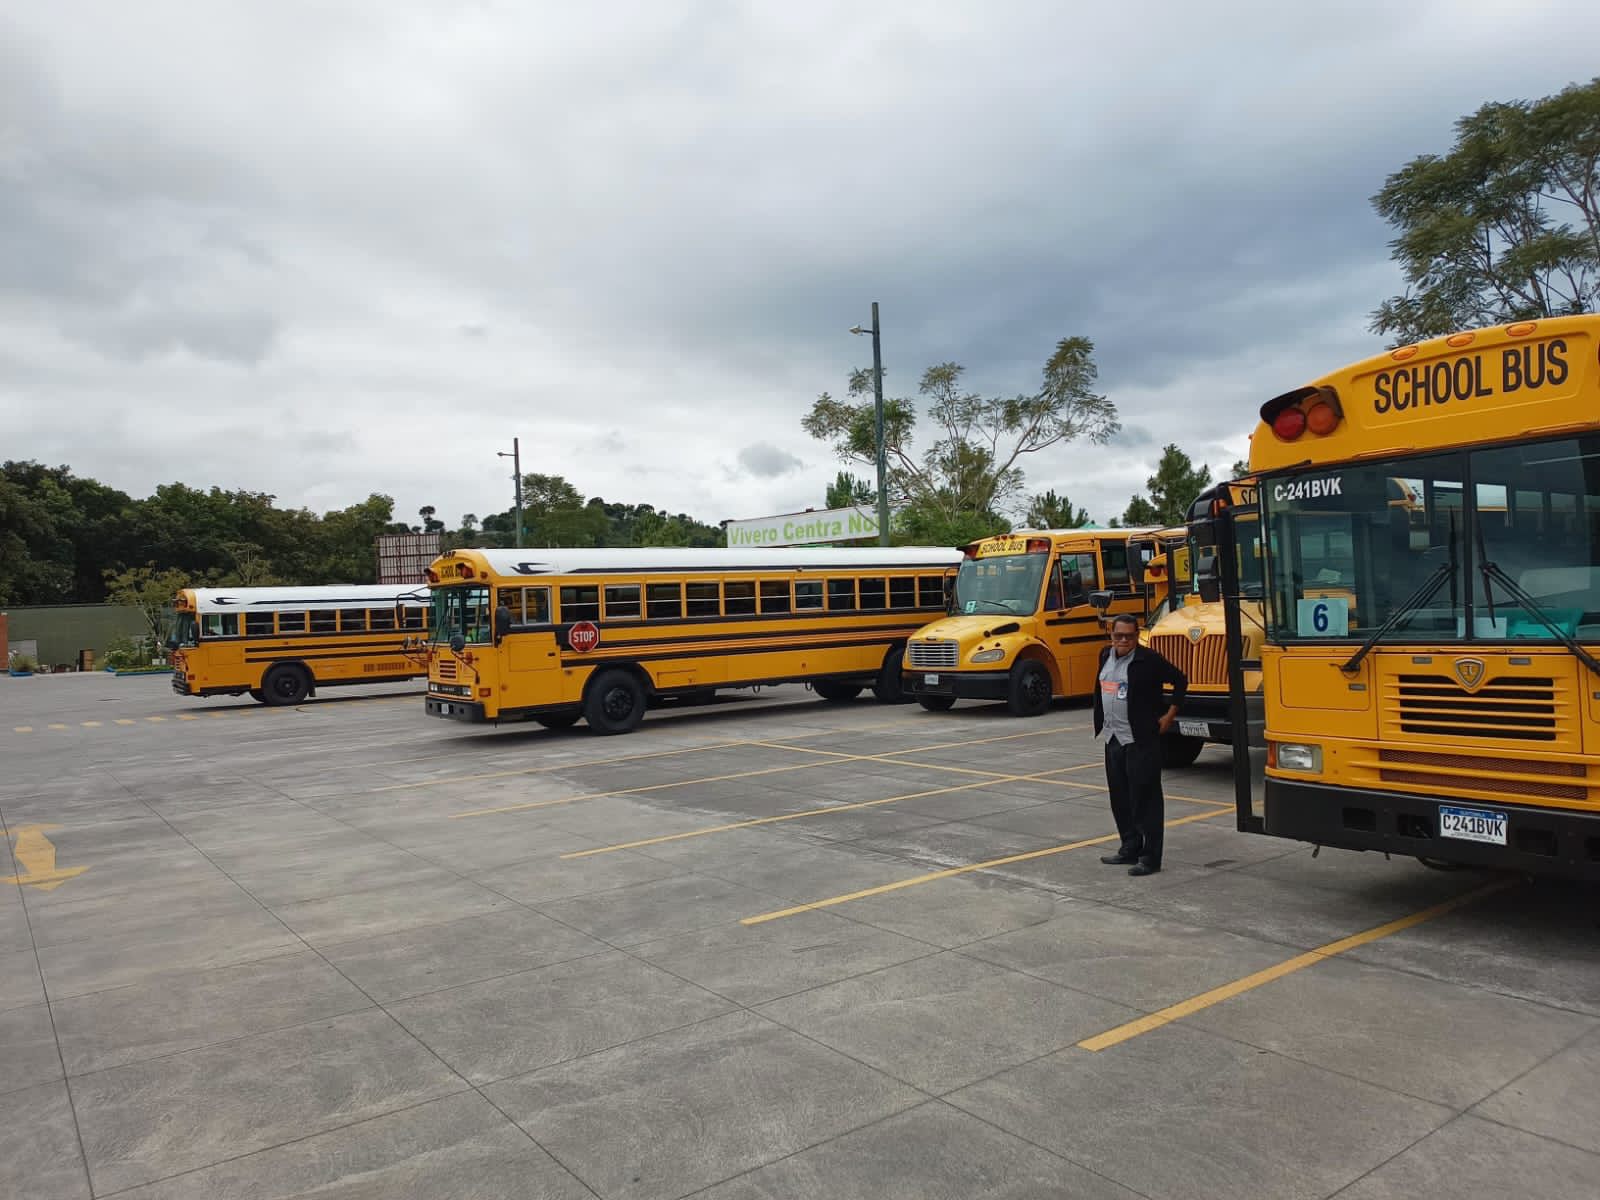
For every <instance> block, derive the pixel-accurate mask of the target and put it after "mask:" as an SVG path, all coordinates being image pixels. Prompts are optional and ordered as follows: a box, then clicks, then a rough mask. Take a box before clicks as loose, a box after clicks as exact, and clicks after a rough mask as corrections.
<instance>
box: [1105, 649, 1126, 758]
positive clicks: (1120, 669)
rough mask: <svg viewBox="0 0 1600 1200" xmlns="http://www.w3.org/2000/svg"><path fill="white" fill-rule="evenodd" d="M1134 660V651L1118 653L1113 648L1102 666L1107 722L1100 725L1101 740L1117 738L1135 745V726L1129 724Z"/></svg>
mask: <svg viewBox="0 0 1600 1200" xmlns="http://www.w3.org/2000/svg"><path fill="white" fill-rule="evenodd" d="M1131 662H1133V651H1132V650H1129V651H1128V653H1126V654H1118V653H1117V652H1116V651H1115V650H1113V651H1112V652H1111V653H1110V654H1108V655H1106V665H1105V666H1103V667H1101V668H1100V706H1101V708H1102V709H1103V710H1104V712H1105V723H1104V724H1103V725H1102V726H1101V727H1100V741H1102V742H1109V741H1110V740H1111V739H1112V738H1116V739H1117V741H1118V742H1119V743H1121V744H1122V745H1124V746H1131V745H1133V726H1131V725H1129V724H1128V665H1129V664H1130V663H1131Z"/></svg>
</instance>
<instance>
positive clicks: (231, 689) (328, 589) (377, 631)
mask: <svg viewBox="0 0 1600 1200" xmlns="http://www.w3.org/2000/svg"><path fill="white" fill-rule="evenodd" d="M404 591H405V589H404V588H402V587H400V586H399V585H396V584H378V585H372V584H347V585H335V586H322V587H298V588H296V587H256V588H247V587H239V588H184V589H183V590H182V591H180V592H179V593H178V594H177V596H176V597H175V598H174V599H173V603H172V607H173V618H174V621H173V629H172V634H171V636H170V637H169V638H168V641H167V647H168V649H169V650H170V651H171V657H172V690H173V691H175V692H177V693H178V695H180V696H242V695H244V694H245V693H246V692H248V693H249V694H250V695H251V696H253V697H255V699H257V700H259V701H261V702H262V703H263V704H299V703H300V702H301V701H302V700H304V699H305V698H306V697H307V696H310V695H312V694H314V693H315V692H316V690H317V688H319V687H331V686H336V685H339V684H351V683H392V682H394V681H396V680H403V679H415V678H417V677H418V676H420V675H423V674H425V673H426V670H427V668H426V664H425V663H424V661H423V659H422V657H421V656H420V655H419V654H417V653H415V652H413V651H411V650H409V649H408V647H407V640H408V639H420V638H421V636H422V635H423V634H424V633H426V632H427V628H428V624H427V622H428V606H427V599H426V595H427V594H426V592H424V591H422V590H421V589H413V593H414V594H410V595H404V594H401V593H402V592H404Z"/></svg>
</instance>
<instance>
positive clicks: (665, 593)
mask: <svg viewBox="0 0 1600 1200" xmlns="http://www.w3.org/2000/svg"><path fill="white" fill-rule="evenodd" d="M644 603H645V613H646V614H647V615H648V616H649V617H650V619H651V620H653V621H659V620H663V619H665V620H671V619H673V618H676V617H681V616H683V585H682V584H681V583H649V584H646V585H645V589H644Z"/></svg>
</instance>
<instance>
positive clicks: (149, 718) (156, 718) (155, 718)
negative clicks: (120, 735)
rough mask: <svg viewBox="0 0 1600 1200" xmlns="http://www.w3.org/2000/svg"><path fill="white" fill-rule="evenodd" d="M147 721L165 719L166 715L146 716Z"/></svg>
mask: <svg viewBox="0 0 1600 1200" xmlns="http://www.w3.org/2000/svg"><path fill="white" fill-rule="evenodd" d="M145 720H146V721H165V720H166V718H165V717H146V718H145Z"/></svg>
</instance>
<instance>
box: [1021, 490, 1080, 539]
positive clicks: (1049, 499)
mask: <svg viewBox="0 0 1600 1200" xmlns="http://www.w3.org/2000/svg"><path fill="white" fill-rule="evenodd" d="M1022 523H1023V524H1024V525H1026V526H1028V527H1029V528H1031V529H1082V528H1083V527H1084V526H1085V525H1088V524H1090V521H1089V510H1088V509H1086V508H1075V507H1073V504H1072V500H1071V499H1070V498H1069V497H1066V496H1057V495H1056V493H1055V490H1054V489H1053V488H1052V489H1051V490H1050V491H1047V492H1040V493H1039V494H1038V495H1036V496H1034V498H1033V499H1032V500H1030V501H1029V502H1028V511H1027V512H1026V513H1024V514H1023V517H1022Z"/></svg>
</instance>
